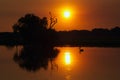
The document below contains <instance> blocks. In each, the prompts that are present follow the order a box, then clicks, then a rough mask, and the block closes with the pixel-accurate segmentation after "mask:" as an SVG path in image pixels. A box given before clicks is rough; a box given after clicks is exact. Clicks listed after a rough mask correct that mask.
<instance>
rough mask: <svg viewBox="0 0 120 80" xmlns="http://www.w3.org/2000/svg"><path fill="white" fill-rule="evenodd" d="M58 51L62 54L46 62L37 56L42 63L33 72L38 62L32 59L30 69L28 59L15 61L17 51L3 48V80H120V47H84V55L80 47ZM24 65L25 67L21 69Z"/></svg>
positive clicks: (0, 60) (0, 74) (0, 48)
mask: <svg viewBox="0 0 120 80" xmlns="http://www.w3.org/2000/svg"><path fill="white" fill-rule="evenodd" d="M55 48H56V49H58V50H59V54H58V55H57V56H55V57H54V58H53V57H52V58H45V60H46V59H47V60H46V61H43V59H41V58H42V57H43V55H42V57H35V59H36V58H40V59H37V61H39V62H38V63H43V64H42V65H41V64H39V66H38V65H37V69H36V71H34V70H31V69H34V66H36V65H35V64H33V62H34V63H36V64H37V62H35V61H34V60H35V59H32V60H33V61H32V60H30V62H31V63H32V67H30V68H29V70H27V68H28V67H26V65H25V64H27V63H25V61H27V60H29V59H27V60H26V59H23V58H22V59H19V62H15V59H14V57H15V53H16V48H15V47H14V48H11V49H9V48H6V47H5V46H0V80H120V48H100V47H83V48H82V49H84V51H83V52H80V49H79V48H78V47H55ZM20 50H21V47H19V48H18V50H17V51H20ZM28 50H29V49H28ZM28 50H26V51H27V52H28ZM34 50H36V49H34ZM34 50H32V52H36V51H34ZM30 51H31V50H30ZM30 51H29V52H30ZM50 51H51V52H52V50H50ZM23 52H25V51H23ZM37 52H38V51H37ZM17 54H18V55H20V53H17ZM32 56H33V55H32ZM32 58H33V57H32ZM17 60H18V59H17ZM41 60H42V61H43V62H41ZM23 62H24V63H25V64H24V65H25V66H23V65H22V66H20V64H22V63H23ZM29 64H30V63H29Z"/></svg>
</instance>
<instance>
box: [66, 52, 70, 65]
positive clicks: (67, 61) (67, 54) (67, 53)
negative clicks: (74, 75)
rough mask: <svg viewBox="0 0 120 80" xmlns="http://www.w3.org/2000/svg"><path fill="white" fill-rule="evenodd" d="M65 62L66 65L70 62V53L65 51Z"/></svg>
mask: <svg viewBox="0 0 120 80" xmlns="http://www.w3.org/2000/svg"><path fill="white" fill-rule="evenodd" d="M65 64H66V65H69V64H71V55H70V52H65Z"/></svg>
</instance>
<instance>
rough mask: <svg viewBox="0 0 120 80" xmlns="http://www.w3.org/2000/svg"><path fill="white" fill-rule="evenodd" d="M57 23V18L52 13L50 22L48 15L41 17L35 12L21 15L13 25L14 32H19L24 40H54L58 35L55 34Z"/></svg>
mask: <svg viewBox="0 0 120 80" xmlns="http://www.w3.org/2000/svg"><path fill="white" fill-rule="evenodd" d="M56 23H57V19H56V18H54V17H52V14H51V13H50V23H48V20H47V17H43V18H39V17H38V16H35V15H34V14H26V15H25V16H23V17H21V18H20V19H19V20H18V21H17V23H16V24H14V25H13V31H14V33H19V34H20V35H21V36H22V38H23V39H24V40H23V41H24V42H25V43H26V42H37V41H39V42H42V43H43V41H44V42H47V41H48V40H47V39H48V38H49V39H51V40H50V41H53V38H54V37H56V36H55V35H54V34H55V33H56V31H55V30H54V29H52V28H53V26H54V25H55V24H56Z"/></svg>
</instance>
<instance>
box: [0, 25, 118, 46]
mask: <svg viewBox="0 0 120 80" xmlns="http://www.w3.org/2000/svg"><path fill="white" fill-rule="evenodd" d="M54 34H56V35H57V38H56V39H55V40H56V41H55V43H54V44H55V45H56V46H63V45H71V46H111V47H114V46H116V47H120V27H118V26H117V27H114V28H112V29H103V28H95V29H92V30H91V31H89V30H72V31H59V32H56V33H54ZM38 38H41V37H39V36H38ZM48 39H49V40H52V39H51V38H48ZM0 44H1V45H4V44H6V45H14V44H23V41H22V38H21V35H20V34H19V33H13V32H3V33H0Z"/></svg>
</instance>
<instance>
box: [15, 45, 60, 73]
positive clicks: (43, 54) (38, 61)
mask: <svg viewBox="0 0 120 80" xmlns="http://www.w3.org/2000/svg"><path fill="white" fill-rule="evenodd" d="M58 53H59V50H58V49H55V48H54V47H52V46H37V45H23V48H22V49H21V50H20V51H18V50H16V53H15V54H14V56H13V60H14V61H15V62H16V63H17V64H18V65H19V66H20V67H21V68H23V69H25V70H27V71H30V72H31V71H33V72H34V71H37V70H39V69H41V68H44V69H47V68H48V63H49V61H50V62H51V67H53V65H54V64H53V63H52V61H53V60H54V59H55V58H56V57H57V55H58Z"/></svg>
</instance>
